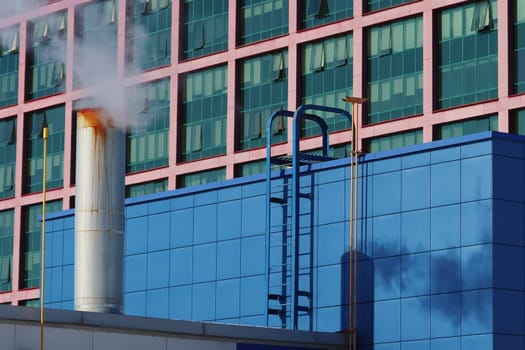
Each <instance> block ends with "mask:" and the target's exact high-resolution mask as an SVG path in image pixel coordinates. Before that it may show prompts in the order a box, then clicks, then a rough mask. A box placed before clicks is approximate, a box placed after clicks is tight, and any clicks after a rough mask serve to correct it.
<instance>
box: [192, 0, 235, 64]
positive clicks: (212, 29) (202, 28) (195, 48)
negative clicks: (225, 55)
mask: <svg viewBox="0 0 525 350" xmlns="http://www.w3.org/2000/svg"><path fill="white" fill-rule="evenodd" d="M183 15H184V16H185V17H184V18H185V20H184V27H183V40H182V45H183V58H184V59H187V58H194V57H199V56H203V55H207V54H211V53H214V52H218V51H223V50H226V49H227V48H228V0H215V1H209V0H184V9H183Z"/></svg>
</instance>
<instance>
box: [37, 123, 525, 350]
mask: <svg viewBox="0 0 525 350" xmlns="http://www.w3.org/2000/svg"><path fill="white" fill-rule="evenodd" d="M524 154H525V138H521V137H518V136H513V135H506V134H499V133H483V134H478V135H470V136H466V137H463V138H460V139H455V140H453V139H449V140H445V141H438V142H434V143H430V144H424V145H418V146H413V147H409V148H405V149H402V150H399V151H388V152H384V153H377V154H372V155H367V156H365V158H364V161H363V162H362V163H361V165H360V169H359V173H360V176H361V178H360V182H359V188H360V207H359V218H360V219H359V221H358V235H359V238H358V239H359V242H358V247H359V254H358V276H357V281H358V292H357V303H358V304H357V325H358V333H357V334H358V342H359V347H358V348H359V349H433V350H434V349H447V350H448V349H508V348H522V347H523V344H524V342H525V338H524V336H525V316H524V314H525V271H524V268H525V247H524V245H525V230H524V225H525V221H524V220H525V219H524V218H525V215H524V214H525V193H524V192H525V191H524V185H523V182H524V166H525V159H524ZM348 178H349V170H348V159H346V160H339V161H333V162H327V163H322V164H320V165H317V166H311V168H309V169H305V172H304V173H303V177H302V179H301V181H302V182H301V183H302V184H303V185H304V186H307V187H308V188H309V190H311V192H312V196H311V197H310V198H311V199H312V201H311V203H310V201H304V203H303V202H301V204H302V207H301V213H302V214H303V215H302V216H301V227H302V228H304V230H303V231H302V232H304V237H303V236H302V237H301V239H304V241H305V242H306V243H307V244H304V245H301V247H302V248H301V249H303V250H309V251H303V252H301V253H304V254H306V255H308V254H311V264H310V263H308V264H310V265H311V266H309V267H307V268H304V266H306V265H303V268H302V270H301V271H302V272H304V274H303V275H302V276H301V277H300V278H299V284H303V285H310V286H312V296H313V298H312V306H313V311H312V314H311V317H305V316H304V315H303V316H302V317H301V316H299V320H298V324H299V328H301V329H310V328H311V329H312V330H317V331H328V332H337V331H342V330H344V329H345V328H347V327H348V317H349V316H348V310H349V307H348V284H349V283H348V276H349V271H348V261H349V212H350V205H349V191H350V187H349V182H348ZM266 200H267V199H266V195H265V179H264V178H263V177H262V176H254V177H247V178H241V179H234V180H229V181H223V182H221V183H216V184H210V185H206V186H201V187H196V188H189V189H182V190H176V191H172V192H167V193H163V194H157V195H151V196H146V197H142V198H133V199H130V200H128V202H127V204H126V248H125V271H126V272H125V310H126V313H127V314H130V315H139V316H148V317H162V318H174V319H185V320H195V321H212V322H222V323H230V324H244V325H256V326H266V325H267V323H269V325H270V326H277V325H279V324H280V323H279V321H278V320H277V319H276V318H273V317H272V316H271V315H270V317H268V319H267V315H266V313H267V293H268V292H267V289H268V284H267V279H266V278H267V275H266V271H267V266H268V264H269V262H268V261H267V260H268V254H267V248H266V237H265V217H266V213H265V208H266ZM307 202H308V203H307ZM73 215H74V213H73V211H69V212H64V213H60V214H56V215H51V216H50V217H49V218H48V220H47V223H48V224H47V225H48V226H47V238H46V239H47V247H49V248H48V251H47V256H46V281H47V284H46V287H47V288H46V289H47V290H46V305H48V306H49V307H53V308H65V309H71V308H72V307H73V283H74V281H73V267H74V261H73V260H74V259H73V253H72V252H74V227H73V221H74V220H73ZM278 215H283V213H282V212H279V211H276V212H275V213H274V215H273V216H274V217H275V216H278ZM305 247H307V248H305Z"/></svg>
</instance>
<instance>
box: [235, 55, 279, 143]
mask: <svg viewBox="0 0 525 350" xmlns="http://www.w3.org/2000/svg"><path fill="white" fill-rule="evenodd" d="M287 75H288V53H287V51H279V52H275V53H271V54H267V55H263V56H258V57H254V58H250V59H247V60H245V61H244V62H243V63H242V65H241V77H242V78H241V110H240V112H239V118H238V120H237V121H238V123H237V130H238V140H239V148H240V149H249V148H255V147H261V146H264V145H266V123H267V121H268V117H269V116H270V114H272V113H273V112H275V111H279V110H284V109H286V108H287V106H288V79H287ZM273 124H274V128H273V130H272V143H278V142H284V141H286V120H284V119H283V118H278V120H276V121H274V123H273Z"/></svg>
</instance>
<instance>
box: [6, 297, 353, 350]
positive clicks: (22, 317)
mask: <svg viewBox="0 0 525 350" xmlns="http://www.w3.org/2000/svg"><path fill="white" fill-rule="evenodd" d="M44 319H45V325H46V327H57V328H63V327H67V328H88V329H92V330H97V329H101V330H103V331H106V332H112V331H113V332H119V333H132V334H143V335H159V336H175V337H177V336H182V337H184V336H190V337H197V338H203V339H207V338H214V339H217V340H220V339H224V340H229V341H235V342H237V341H239V342H257V343H266V344H281V345H284V344H286V345H290V346H306V347H313V348H319V347H322V348H327V347H328V348H331V349H339V348H341V349H342V348H343V347H346V346H347V340H348V337H347V336H346V335H344V334H341V333H322V332H306V331H294V330H286V329H277V328H264V327H250V326H239V325H227V324H219V323H206V322H190V321H179V320H166V319H156V318H145V317H136V316H125V315H112V314H101V313H91V312H80V311H69V310H57V309H46V310H45V317H44ZM3 321H6V322H3ZM9 321H11V322H9ZM0 323H14V324H17V323H24V324H27V323H29V324H31V326H36V325H39V323H40V309H38V308H29V307H21V306H10V305H0Z"/></svg>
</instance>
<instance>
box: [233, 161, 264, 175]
mask: <svg viewBox="0 0 525 350" xmlns="http://www.w3.org/2000/svg"><path fill="white" fill-rule="evenodd" d="M264 173H266V160H264V159H263V160H256V161H254V162H249V163H242V164H237V165H235V177H242V176H250V175H257V174H264Z"/></svg>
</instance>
